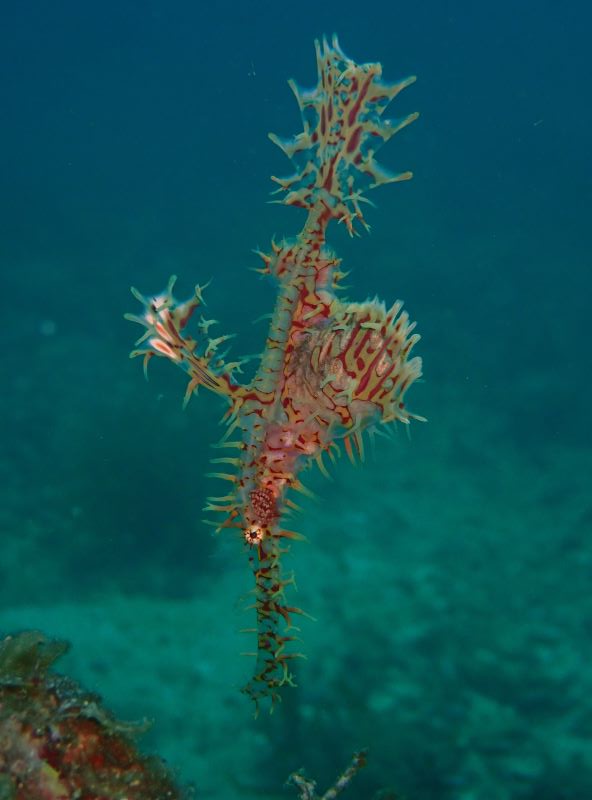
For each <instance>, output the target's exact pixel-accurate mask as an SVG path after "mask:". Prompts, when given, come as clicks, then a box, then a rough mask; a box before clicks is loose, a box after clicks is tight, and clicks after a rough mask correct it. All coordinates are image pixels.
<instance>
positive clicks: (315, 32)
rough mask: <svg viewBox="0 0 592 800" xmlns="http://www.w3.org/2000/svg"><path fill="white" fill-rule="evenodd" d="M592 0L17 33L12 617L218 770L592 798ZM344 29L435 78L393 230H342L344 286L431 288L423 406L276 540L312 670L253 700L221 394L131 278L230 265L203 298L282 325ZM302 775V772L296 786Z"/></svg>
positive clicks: (226, 778) (247, 349)
mask: <svg viewBox="0 0 592 800" xmlns="http://www.w3.org/2000/svg"><path fill="white" fill-rule="evenodd" d="M591 23H592V12H591V11H590V8H589V7H588V6H587V5H586V4H584V3H577V2H576V3H571V4H565V5H562V4H558V3H541V2H534V1H533V2H528V1H525V2H522V1H521V0H517V2H508V0H504V1H503V2H498V3H495V4H486V3H483V4H481V3H470V2H466V1H465V2H450V3H448V2H435V0H431V2H422V1H421V0H420V1H419V2H416V3H413V4H404V3H393V2H386V0H381V2H375V3H373V4H372V5H371V6H365V5H363V4H362V5H360V4H359V3H355V2H353V0H346V2H342V3H313V2H310V0H307V1H306V2H300V3H285V2H263V1H261V0H256V1H255V2H251V3H246V2H245V3H241V2H234V3H231V2H226V3H225V2H220V3H218V4H207V5H206V4H196V3H189V2H171V3H164V2H162V1H161V0H159V1H158V2H157V1H156V0H154V1H152V2H151V1H150V0H147V1H146V2H131V0H121V1H120V2H117V3H115V2H112V0H109V1H108V2H103V3H100V4H98V3H79V2H73V1H72V0H63V2H61V3H58V4H49V3H43V2H40V0H38V1H37V2H28V0H22V2H20V3H15V4H12V5H11V6H10V7H9V6H8V5H5V6H4V7H3V10H2V25H1V31H0V40H1V43H2V45H1V47H0V62H1V65H2V80H1V82H0V107H1V108H2V124H1V125H0V145H1V146H0V160H1V164H2V168H1V179H0V180H1V186H2V191H1V192H0V203H1V208H0V227H1V230H0V269H1V274H2V295H3V302H2V311H3V334H2V335H3V346H2V348H1V357H0V364H1V392H0V420H1V423H0V424H1V425H2V433H1V437H0V476H1V480H0V493H1V497H0V537H1V538H0V542H1V547H2V554H1V558H0V634H5V633H10V632H15V631H18V630H21V629H25V628H39V629H41V630H43V631H44V632H45V633H46V634H48V635H51V636H57V637H65V638H67V639H68V640H70V641H71V642H72V645H73V647H72V650H71V653H70V654H69V655H68V656H67V657H66V658H64V659H63V660H62V661H61V662H60V664H59V665H58V668H59V669H61V670H62V671H67V672H69V673H70V674H71V675H73V676H74V677H76V678H77V679H79V680H81V681H82V682H83V683H84V684H85V685H86V687H87V688H89V689H92V690H93V691H96V692H98V693H100V694H101V695H102V697H103V698H104V700H105V703H106V704H107V705H108V706H109V707H110V708H112V709H113V710H114V711H115V712H116V713H117V715H118V716H119V717H121V718H124V719H130V720H137V719H142V718H144V717H148V718H150V719H153V720H154V724H153V726H152V728H151V730H150V731H149V732H148V733H147V734H146V735H145V737H144V738H143V742H144V747H145V748H146V750H148V751H153V752H157V753H159V754H160V755H161V756H163V757H164V758H165V759H166V760H167V762H168V763H169V764H170V766H171V767H172V768H173V770H174V771H175V773H176V775H177V776H178V779H179V781H180V782H181V783H183V784H194V785H195V787H196V794H197V796H198V797H204V798H212V799H213V800H222V799H226V798H228V800H232V799H233V798H269V799H270V800H271V798H280V797H287V796H294V792H293V790H288V789H285V788H284V787H283V783H284V781H285V780H286V778H287V776H288V775H289V774H290V773H291V772H293V771H294V770H295V769H298V768H300V767H305V768H306V770H307V773H308V774H310V775H311V776H314V777H315V778H316V779H317V780H318V782H319V786H320V787H324V786H327V785H329V784H330V783H331V782H332V781H333V780H334V778H335V776H336V775H337V774H338V772H339V771H340V770H341V769H342V768H343V767H344V766H345V764H346V763H347V762H348V760H349V758H350V756H351V753H352V752H353V751H354V750H355V749H357V748H360V747H364V746H367V747H369V751H370V752H369V764H368V767H367V768H366V769H365V770H364V771H363V772H362V773H360V775H359V776H357V777H356V779H355V781H354V782H353V783H352V785H351V786H350V787H349V789H348V793H349V794H348V796H349V797H351V798H352V800H353V799H354V798H360V799H361V798H372V797H374V796H375V793H376V792H378V791H379V790H380V789H383V788H384V789H389V790H391V791H392V792H395V793H396V795H394V794H391V795H384V796H389V797H391V796H396V797H399V798H407V800H432V798H434V799H435V798H438V800H448V799H449V798H450V799H451V800H452V799H454V800H473V798H484V799H485V800H507V799H508V798H518V799H519V800H522V799H524V800H531V799H532V800H534V798H536V800H563V798H565V800H568V799H569V800H585V798H590V797H592V741H591V740H592V668H591V667H590V664H591V663H592V643H591V635H592V595H591V592H590V581H591V577H592V491H591V490H592V480H591V475H592V448H591V441H590V438H591V432H592V424H591V420H590V396H591V390H592V377H591V375H592V369H591V368H592V357H591V354H590V353H591V348H590V343H591V334H590V297H591V294H592V277H591V275H590V207H591V200H592V198H591V185H592V183H591V177H592V176H591V165H592V162H591V159H590V147H589V139H590V129H591V124H592V110H591V109H592V104H591V103H590V96H591V91H590V83H589V75H590V74H592V70H591V65H590V45H589V30H590V25H591ZM333 32H336V33H338V35H339V38H340V43H341V45H342V47H343V49H344V50H345V52H346V53H347V54H348V55H349V56H350V57H352V58H354V59H355V60H357V61H361V62H364V61H380V62H381V63H382V64H383V68H384V73H383V74H384V77H385V79H386V80H387V81H388V80H392V81H394V80H396V79H398V78H402V77H404V76H406V75H408V74H417V75H418V82H417V83H416V84H415V85H414V86H413V87H411V88H410V89H409V90H408V91H406V92H405V93H404V94H403V95H402V96H401V97H400V99H398V100H397V101H396V104H394V105H396V108H393V113H394V114H396V115H398V116H399V115H402V114H405V113H408V112H411V111H415V110H419V111H420V112H421V117H420V119H419V121H418V122H417V123H415V124H414V125H413V126H412V127H411V128H410V129H409V130H407V131H405V132H404V133H402V134H401V135H400V136H398V137H396V138H395V139H394V140H393V141H392V142H391V143H389V144H388V145H387V146H386V147H385V148H384V150H383V151H382V152H381V162H383V163H384V164H386V165H387V166H389V167H391V168H393V169H394V170H395V171H398V170H401V171H402V170H406V169H412V170H413V171H414V174H415V177H414V179H413V181H411V182H410V183H405V184H401V185H394V186H387V187H383V188H381V189H378V190H377V191H376V192H374V193H373V194H372V197H371V199H372V200H373V201H374V202H375V203H376V204H377V208H376V209H369V211H368V214H367V218H368V221H369V222H370V224H371V226H372V232H371V235H365V234H364V235H363V236H362V237H361V238H355V239H349V238H348V237H347V235H346V232H345V231H344V230H342V229H340V228H337V226H334V227H333V229H332V230H330V236H329V238H330V243H331V244H332V245H333V246H334V247H335V249H336V251H337V253H338V255H339V256H341V257H342V258H343V264H344V268H345V269H352V274H351V275H350V277H349V279H348V281H347V282H348V283H349V286H350V288H349V289H348V291H347V296H348V297H349V298H351V299H354V300H363V299H364V298H366V297H374V296H375V295H376V294H377V295H379V296H380V297H381V298H384V299H385V300H386V301H387V303H388V304H389V305H390V303H392V302H393V301H394V300H395V299H397V298H401V299H403V300H404V301H405V306H406V308H407V309H408V310H409V313H410V314H411V317H412V319H415V320H417V322H418V330H419V332H420V333H421V334H422V341H421V342H420V344H419V345H418V347H417V352H418V353H419V354H421V355H422V356H423V358H424V373H425V380H424V381H423V382H422V384H421V385H416V386H414V387H413V388H412V390H411V391H410V393H409V397H408V403H409V406H410V408H411V409H412V410H413V411H414V412H416V413H418V414H421V415H425V416H426V417H427V418H428V420H429V421H428V423H427V424H419V423H416V424H413V425H412V429H411V431H410V436H407V435H406V434H407V430H406V429H402V428H400V429H399V430H398V431H397V435H396V436H395V437H394V441H385V440H382V439H380V440H378V441H377V444H376V448H375V452H374V453H373V454H368V457H367V458H366V463H365V464H363V465H360V466H356V467H353V466H351V465H350V464H349V463H348V461H347V459H346V458H342V459H341V461H340V462H339V463H338V464H337V466H336V467H335V468H333V469H332V475H333V481H332V482H329V481H327V480H326V479H324V478H323V477H322V476H321V475H320V474H319V473H318V471H316V470H313V471H311V472H310V473H309V474H308V475H306V476H305V482H306V483H307V485H309V486H310V487H311V488H312V489H313V490H314V491H315V492H316V493H317V494H318V496H319V500H318V501H316V502H315V501H310V500H305V501H304V503H303V505H304V511H303V513H302V515H301V516H300V517H299V519H298V520H297V522H295V525H296V527H297V529H298V530H300V531H302V532H303V533H305V534H306V536H307V537H308V539H309V542H306V543H300V542H298V543H295V544H294V546H293V547H292V551H291V554H290V556H289V558H288V559H287V560H286V566H287V567H288V568H293V569H294V571H295V574H296V579H297V586H298V594H297V595H293V596H292V599H297V604H298V605H299V606H301V607H302V608H304V609H305V610H306V611H307V612H308V613H310V614H311V615H312V616H314V617H315V619H316V621H315V622H313V621H310V620H308V619H304V620H303V622H302V624H301V628H302V634H301V635H302V639H303V643H302V649H303V650H304V652H305V653H306V654H307V656H308V659H307V661H305V662H302V663H299V664H298V665H297V677H298V684H299V685H298V688H297V689H294V690H292V691H288V692H286V693H285V696H284V702H283V703H282V704H281V706H280V707H278V708H277V709H276V710H275V712H274V714H273V715H271V716H269V715H267V714H261V715H260V716H259V718H258V719H257V720H254V719H253V714H252V711H253V709H252V707H251V704H250V703H249V701H248V699H247V698H246V697H245V696H244V695H242V694H241V693H240V691H239V688H240V686H242V685H243V684H244V682H245V680H246V678H247V676H248V674H249V668H250V666H251V663H250V661H249V660H248V659H244V658H241V657H240V656H239V653H240V652H241V651H243V650H244V649H245V642H244V638H245V637H244V635H243V636H241V634H240V633H239V631H240V629H241V628H244V627H247V626H248V625H249V614H248V612H246V611H244V606H245V604H246V603H245V599H246V598H248V592H249V590H250V588H251V582H252V575H251V572H250V569H249V566H248V563H247V559H246V555H245V553H244V551H243V547H242V545H241V544H240V542H237V541H236V540H235V539H234V538H233V536H232V535H231V534H226V535H225V534H221V535H220V536H217V537H216V536H214V535H212V534H211V529H209V528H206V527H205V526H204V525H203V524H202V523H201V516H202V513H201V508H202V507H203V505H204V504H205V498H206V496H207V495H209V494H212V493H213V492H214V491H215V490H216V489H218V488H219V487H218V486H216V485H215V482H213V481H211V480H210V479H208V478H206V477H204V475H205V473H206V472H208V470H209V469H210V467H209V458H210V456H211V455H212V451H211V449H210V445H211V443H213V442H215V441H216V440H217V439H218V436H219V430H220V429H218V427H217V425H218V420H219V418H220V416H221V415H222V413H223V411H224V410H225V406H224V403H223V401H221V400H218V399H217V398H216V397H214V396H211V395H207V394H206V393H200V396H199V397H197V398H194V399H193V400H192V401H191V403H190V404H189V406H188V408H187V409H186V410H185V411H183V410H182V408H181V401H182V397H183V393H184V387H185V381H184V379H183V376H182V375H180V374H176V372H175V371H174V370H173V369H171V368H169V366H168V365H165V364H163V363H160V362H159V363H153V364H151V368H150V381H149V383H148V384H146V383H145V381H144V378H143V375H142V369H141V365H140V364H139V363H138V362H130V361H129V360H128V352H129V350H130V349H131V348H132V345H133V341H134V339H135V338H136V337H137V335H138V330H137V329H136V328H135V327H134V326H132V325H130V324H129V323H128V322H126V321H124V320H123V313H124V312H126V311H133V312H137V303H136V302H135V301H134V299H133V298H132V297H131V295H130V293H129V287H130V285H134V286H137V287H138V288H139V289H140V290H141V291H143V292H146V293H150V292H157V291H160V290H161V289H162V288H163V287H164V286H165V284H166V281H167V279H168V276H169V275H170V274H171V273H176V274H178V275H179V283H178V294H179V295H181V296H183V295H184V294H185V293H186V294H187V295H189V294H190V293H191V291H192V289H193V286H194V285H195V283H197V282H199V283H201V284H203V283H204V282H206V281H207V280H209V279H210V278H213V281H212V284H211V286H210V287H209V289H208V292H207V295H206V301H207V303H208V307H207V313H208V315H209V316H214V317H215V318H216V319H218V320H219V321H220V326H219V328H220V330H221V331H224V332H226V331H232V332H234V333H236V334H237V336H236V340H235V341H234V342H233V346H232V353H233V354H236V355H237V356H238V355H242V354H244V353H254V352H258V351H260V350H261V348H262V347H263V343H264V339H265V335H266V326H265V322H259V323H255V324H253V323H254V321H255V320H256V319H257V318H258V317H260V316H261V315H264V314H267V313H269V312H270V311H271V310H272V306H273V303H274V298H275V289H274V286H273V284H272V282H271V281H268V280H267V281H266V280H260V279H259V277H258V276H257V275H255V274H254V273H252V272H249V271H248V268H249V267H256V266H259V264H258V263H257V261H258V260H257V257H256V256H255V255H254V254H253V253H252V252H251V249H252V248H255V247H261V248H262V249H267V248H268V247H269V242H270V240H271V237H272V236H273V235H274V234H275V235H276V237H278V238H280V237H281V236H282V235H287V236H289V235H294V234H296V233H297V232H298V230H299V229H300V226H301V224H302V221H303V217H302V215H301V213H300V212H299V211H296V210H292V209H286V208H284V207H281V206H277V205H272V204H268V202H267V201H268V200H269V191H270V190H271V189H272V188H273V185H272V184H271V183H270V181H269V176H270V175H271V174H279V175H284V174H287V173H289V172H290V165H289V164H288V162H287V161H286V159H285V158H284V156H283V154H282V153H281V152H280V151H279V150H278V149H277V148H275V147H274V146H273V145H272V144H271V142H270V141H269V139H268V138H267V133H268V131H270V130H272V131H274V132H276V133H278V134H279V135H282V136H288V135H291V134H295V133H296V132H298V131H299V130H300V129H301V123H300V118H299V112H298V107H297V104H296V102H295V100H294V97H293V95H292V93H291V91H290V89H289V88H288V86H287V84H286V81H287V79H288V78H290V77H293V78H294V79H295V80H296V81H297V82H298V84H300V85H303V86H313V85H314V84H315V82H316V71H315V63H314V49H313V39H314V38H315V37H319V36H322V35H323V34H324V33H326V34H331V33H333ZM290 791H292V795H290Z"/></svg>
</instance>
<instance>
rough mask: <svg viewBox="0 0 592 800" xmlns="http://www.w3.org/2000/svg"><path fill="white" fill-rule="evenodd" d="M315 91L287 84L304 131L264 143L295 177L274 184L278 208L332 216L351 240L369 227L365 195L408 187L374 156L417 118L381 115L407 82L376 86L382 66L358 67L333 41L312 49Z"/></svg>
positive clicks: (408, 174)
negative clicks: (392, 185)
mask: <svg viewBox="0 0 592 800" xmlns="http://www.w3.org/2000/svg"><path fill="white" fill-rule="evenodd" d="M315 49H316V57H317V70H318V83H317V86H316V87H315V89H313V90H305V89H301V88H300V87H299V86H298V85H297V84H296V83H295V82H294V81H289V85H290V88H291V89H292V91H293V93H294V95H295V97H296V101H297V102H298V106H299V108H300V113H301V116H302V122H303V131H302V132H301V133H299V134H297V135H296V136H294V137H292V138H286V139H284V138H280V137H279V136H277V135H276V134H274V133H270V134H269V137H270V139H271V140H272V142H274V144H276V145H277V146H278V147H279V148H280V149H281V150H282V152H283V153H285V154H286V156H287V157H288V158H289V159H290V160H291V161H292V163H293V164H294V166H295V168H296V172H295V173H294V174H293V175H291V176H288V177H286V178H278V177H276V176H272V180H273V181H274V182H275V183H277V184H278V189H276V193H277V194H284V195H285V196H284V197H283V198H282V199H281V200H278V201H277V202H280V203H283V204H285V205H295V206H299V207H301V208H306V209H308V210H312V209H314V208H315V207H317V208H321V207H324V208H325V209H326V208H328V207H329V208H330V213H331V216H332V218H334V219H337V220H338V221H339V222H343V223H344V224H345V225H346V227H347V229H348V231H349V233H350V234H353V233H354V221H355V220H356V219H357V220H358V221H359V222H360V223H361V224H362V225H363V226H364V227H365V228H368V225H367V223H366V221H365V218H364V215H363V213H362V210H361V208H360V203H368V204H369V205H372V203H371V202H370V201H369V200H368V199H367V198H366V197H365V195H364V191H365V190H366V189H374V188H375V187H377V186H380V185H382V184H385V183H395V182H397V181H405V180H409V179H410V178H412V177H413V173H411V172H410V171H408V170H407V171H404V172H398V173H395V172H391V171H390V170H388V169H387V168H385V167H383V166H382V165H381V164H379V163H378V162H377V161H376V159H375V158H374V155H375V153H376V151H377V150H378V149H379V148H380V147H382V145H383V144H385V143H386V142H388V140H389V139H390V138H391V137H392V136H394V135H395V134H396V133H398V132H399V131H401V130H403V128H406V127H407V126H408V125H410V124H411V123H412V122H414V121H415V120H416V119H417V118H418V116H419V114H418V113H417V112H414V113H412V114H408V115H407V116H405V117H403V118H401V119H397V120H389V119H383V117H382V115H383V113H384V111H385V109H386V108H387V106H388V105H389V104H390V102H391V101H392V100H393V99H394V98H395V97H396V96H397V95H398V94H399V92H401V91H402V90H403V89H405V88H406V87H407V86H410V85H411V84H412V83H414V81H415V80H416V79H415V76H410V77H408V78H404V79H403V80H400V81H398V82H397V83H393V84H387V83H385V82H383V81H382V80H381V77H382V67H381V65H380V64H378V63H375V64H356V63H355V62H354V61H352V60H351V59H349V58H348V57H347V56H346V55H345V53H344V52H343V51H342V50H341V47H340V46H339V42H338V39H337V36H333V38H332V42H331V44H330V45H329V43H328V41H327V39H325V38H323V40H322V41H321V42H319V41H315Z"/></svg>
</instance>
